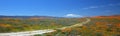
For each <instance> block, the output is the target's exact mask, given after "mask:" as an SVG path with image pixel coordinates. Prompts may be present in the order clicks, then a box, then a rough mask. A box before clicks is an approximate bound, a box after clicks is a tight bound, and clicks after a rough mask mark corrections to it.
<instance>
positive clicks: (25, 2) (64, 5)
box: [0, 0, 120, 17]
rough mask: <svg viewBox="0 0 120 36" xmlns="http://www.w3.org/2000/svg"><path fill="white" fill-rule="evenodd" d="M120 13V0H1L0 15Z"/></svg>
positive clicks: (59, 15) (97, 14) (76, 15)
mask: <svg viewBox="0 0 120 36" xmlns="http://www.w3.org/2000/svg"><path fill="white" fill-rule="evenodd" d="M117 14H120V0H0V15H10V16H34V15H37V16H58V17H63V16H74V17H78V16H99V15H117Z"/></svg>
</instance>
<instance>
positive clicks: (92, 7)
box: [83, 6, 99, 9]
mask: <svg viewBox="0 0 120 36" xmlns="http://www.w3.org/2000/svg"><path fill="white" fill-rule="evenodd" d="M94 8H99V7H98V6H90V7H88V8H83V9H94Z"/></svg>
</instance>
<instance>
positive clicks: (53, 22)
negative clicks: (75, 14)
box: [0, 18, 84, 33]
mask: <svg viewBox="0 0 120 36" xmlns="http://www.w3.org/2000/svg"><path fill="white" fill-rule="evenodd" d="M83 21H84V18H59V19H44V18H29V19H19V18H1V19H0V32H1V33H3V32H18V31H31V30H41V29H55V28H60V27H64V26H70V25H73V24H76V23H80V22H83Z"/></svg>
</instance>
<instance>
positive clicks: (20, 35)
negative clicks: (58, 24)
mask: <svg viewBox="0 0 120 36" xmlns="http://www.w3.org/2000/svg"><path fill="white" fill-rule="evenodd" d="M86 19H87V20H86V21H85V22H82V23H78V24H75V25H71V26H67V27H62V28H58V29H65V28H72V27H77V26H82V25H83V24H86V23H88V22H90V19H88V18H86ZM54 31H55V30H54V29H46V30H35V31H25V32H11V33H0V36H33V35H35V34H44V33H49V32H54Z"/></svg>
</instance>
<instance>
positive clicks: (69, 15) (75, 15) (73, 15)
mask: <svg viewBox="0 0 120 36" xmlns="http://www.w3.org/2000/svg"><path fill="white" fill-rule="evenodd" d="M65 17H82V16H81V15H77V14H66V15H65Z"/></svg>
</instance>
